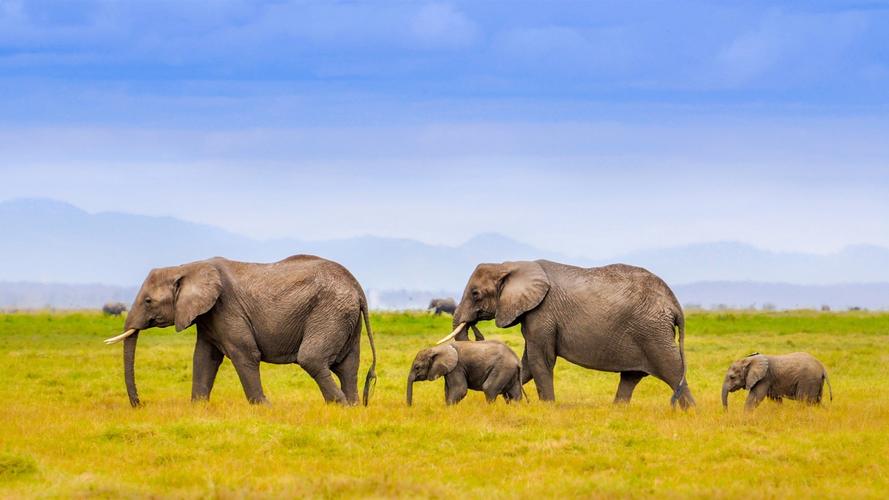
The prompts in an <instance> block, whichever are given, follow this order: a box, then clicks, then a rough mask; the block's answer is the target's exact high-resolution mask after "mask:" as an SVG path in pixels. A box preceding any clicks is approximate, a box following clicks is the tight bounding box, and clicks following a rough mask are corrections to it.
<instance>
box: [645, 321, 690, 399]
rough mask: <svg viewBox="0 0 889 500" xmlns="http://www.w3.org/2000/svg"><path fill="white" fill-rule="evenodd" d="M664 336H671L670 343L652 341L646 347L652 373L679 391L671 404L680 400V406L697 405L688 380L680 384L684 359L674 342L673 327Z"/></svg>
mask: <svg viewBox="0 0 889 500" xmlns="http://www.w3.org/2000/svg"><path fill="white" fill-rule="evenodd" d="M663 336H664V337H668V338H670V343H669V344H667V345H664V343H662V342H651V343H649V344H648V345H646V346H645V348H644V352H645V356H646V359H647V360H648V363H649V365H650V366H651V375H653V376H655V377H657V378H659V379H661V380H663V381H664V382H666V384H667V385H669V386H670V388H671V389H673V394H674V395H676V394H677V392H678V397H677V398H674V399H671V404H673V405H675V404H676V401H679V406H680V407H681V408H682V409H683V410H687V409H688V408H689V407H691V406H694V405H695V399H694V398H693V397H692V395H691V390H690V389H689V388H688V382H687V381H686V383H684V384H682V387H680V386H679V384H680V382H682V361H680V359H679V347H678V346H677V345H675V344H673V343H672V342H673V341H672V339H673V329H672V327H670V328H669V329H667V330H665V331H664V333H663Z"/></svg>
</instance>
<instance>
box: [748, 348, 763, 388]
mask: <svg viewBox="0 0 889 500" xmlns="http://www.w3.org/2000/svg"><path fill="white" fill-rule="evenodd" d="M768 371H769V358H767V357H765V356H763V355H762V354H759V355H757V356H753V357H751V358H750V363H749V364H748V365H747V377H746V379H745V380H746V389H747V390H748V391H749V390H750V389H752V388H753V386H754V385H756V383H757V382H759V381H760V380H762V379H763V377H765V376H766V373H767V372H768Z"/></svg>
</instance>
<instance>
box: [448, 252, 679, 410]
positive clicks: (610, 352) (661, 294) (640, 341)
mask: <svg viewBox="0 0 889 500" xmlns="http://www.w3.org/2000/svg"><path fill="white" fill-rule="evenodd" d="M489 319H493V320H495V322H496V324H497V326H498V327H501V328H506V327H510V326H512V325H515V324H521V328H522V335H523V336H524V337H525V352H524V354H523V355H522V374H523V375H522V376H523V380H522V383H527V382H528V381H529V380H531V379H532V378H533V380H534V383H535V385H536V386H537V394H538V395H539V397H540V399H541V400H544V401H552V400H554V399H555V392H554V390H553V367H554V366H555V364H556V357H561V358H564V359H566V360H568V361H570V362H572V363H575V364H577V365H580V366H583V367H585V368H592V369H595V370H603V371H610V372H619V373H620V384H619V385H618V388H617V394H616V395H615V398H614V401H615V403H623V402H629V401H630V398H631V397H632V395H633V389H634V388H635V387H636V384H638V383H639V381H640V380H641V379H642V378H643V377H645V376H646V375H653V376H655V377H657V378H659V379H661V380H663V381H664V382H666V383H667V384H668V385H669V386H670V387H671V388H672V389H673V398H672V400H671V402H672V403H673V404H674V405H675V403H676V401H678V402H679V404H680V405H681V406H682V408H688V407H689V406H692V405H694V399H693V398H692V395H691V392H690V391H689V389H688V384H687V383H686V381H685V363H684V359H685V352H684V347H683V344H684V339H685V319H684V316H683V313H682V308H681V307H680V306H679V303H678V301H677V300H676V297H675V296H674V295H673V292H672V291H671V290H670V288H669V287H667V285H666V283H664V282H663V281H662V280H661V279H660V278H658V277H657V276H655V275H654V274H652V273H650V272H648V271H646V270H645V269H642V268H639V267H633V266H627V265H624V264H614V265H609V266H604V267H594V268H580V267H574V266H568V265H564V264H559V263H556V262H550V261H547V260H538V261H533V262H532V261H520V262H504V263H502V264H481V265H479V266H478V267H476V269H475V271H473V273H472V276H470V278H469V282H468V283H467V284H466V289H465V291H464V292H463V298H462V300H461V301H460V304H459V305H458V306H457V311H456V312H455V313H454V327H455V328H456V327H457V326H458V325H459V324H460V323H464V322H465V323H467V324H468V325H474V324H475V323H476V322H478V321H482V320H489ZM674 328H675V329H676V330H678V337H679V344H678V345H677V344H676V342H674V337H675V335H676V330H674Z"/></svg>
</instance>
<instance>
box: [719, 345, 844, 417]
mask: <svg viewBox="0 0 889 500" xmlns="http://www.w3.org/2000/svg"><path fill="white" fill-rule="evenodd" d="M825 381H826V382H827V388H828V389H829V390H830V399H831V400H833V389H831V387H830V380H828V378H827V371H825V370H824V366H822V365H821V363H820V362H819V361H818V360H817V359H815V358H814V357H813V356H812V355H811V354H808V353H805V352H795V353H792V354H783V355H781V356H765V355H763V354H759V353H758V352H757V353H753V354H751V355H749V356H747V357H746V358H744V359H741V360H738V361H735V362H734V363H732V366H731V367H730V368H729V369H728V373H726V374H725V381H724V382H723V384H722V406H723V407H724V408H728V393H730V392H735V391H737V390H738V389H747V390H748V391H750V393H749V394H748V395H747V404H746V405H745V408H746V409H748V410H752V409H754V408H756V407H757V406H759V403H761V402H762V400H763V399H765V398H766V397H768V398H769V399H772V400H774V401H778V402H780V401H781V399H782V398H787V399H794V400H798V401H805V402H806V403H809V404H820V403H821V392H822V390H823V389H824V382H825Z"/></svg>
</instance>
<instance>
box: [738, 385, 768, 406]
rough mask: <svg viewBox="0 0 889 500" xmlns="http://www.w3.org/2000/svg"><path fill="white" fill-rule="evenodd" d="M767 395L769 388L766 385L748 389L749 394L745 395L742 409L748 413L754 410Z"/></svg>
mask: <svg viewBox="0 0 889 500" xmlns="http://www.w3.org/2000/svg"><path fill="white" fill-rule="evenodd" d="M768 394H769V388H768V387H767V386H766V384H763V383H759V384H756V385H755V386H753V387H752V388H751V389H750V392H749V393H747V401H746V402H745V403H744V409H745V410H748V411H750V410H752V409H754V408H756V407H757V406H759V404H760V403H762V400H763V399H765V398H766V396H767V395H768Z"/></svg>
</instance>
